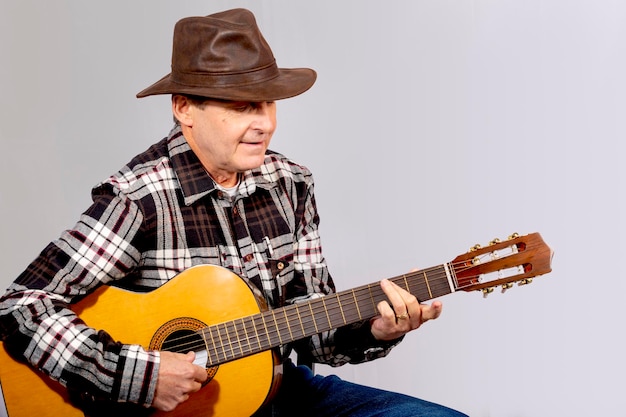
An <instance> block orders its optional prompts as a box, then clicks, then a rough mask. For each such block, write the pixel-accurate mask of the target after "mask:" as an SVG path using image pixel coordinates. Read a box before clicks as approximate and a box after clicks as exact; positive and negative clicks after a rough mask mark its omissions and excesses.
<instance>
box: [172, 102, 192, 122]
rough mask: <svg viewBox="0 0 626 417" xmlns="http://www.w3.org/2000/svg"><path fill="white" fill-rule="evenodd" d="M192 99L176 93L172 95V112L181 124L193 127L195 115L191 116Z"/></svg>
mask: <svg viewBox="0 0 626 417" xmlns="http://www.w3.org/2000/svg"><path fill="white" fill-rule="evenodd" d="M191 110H192V109H191V101H189V99H188V98H187V97H185V96H181V95H180V94H174V95H173V96H172V114H173V115H174V117H175V118H176V120H178V122H179V123H180V125H181V126H187V127H192V126H193V117H191Z"/></svg>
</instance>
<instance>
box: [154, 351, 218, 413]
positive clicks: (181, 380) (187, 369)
mask: <svg viewBox="0 0 626 417" xmlns="http://www.w3.org/2000/svg"><path fill="white" fill-rule="evenodd" d="M160 355H161V364H160V366H159V377H158V380H157V386H156V392H155V394H154V401H152V406H153V407H154V408H156V409H157V410H161V411H172V410H173V409H174V408H176V407H177V406H178V405H179V404H180V403H182V402H184V401H187V400H188V399H189V395H190V394H192V393H194V392H196V391H198V390H199V389H200V388H201V387H202V383H203V382H204V381H205V380H206V379H207V373H206V370H205V369H204V368H203V367H201V366H198V365H194V364H193V361H194V359H195V357H196V354H195V353H194V352H189V353H187V354H186V355H183V354H182V353H174V352H166V351H162V352H160Z"/></svg>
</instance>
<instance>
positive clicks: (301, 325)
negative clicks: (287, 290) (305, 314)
mask: <svg viewBox="0 0 626 417" xmlns="http://www.w3.org/2000/svg"><path fill="white" fill-rule="evenodd" d="M294 307H295V308H294V310H295V311H296V313H297V314H298V322H299V323H300V328H301V329H302V336H304V335H306V330H304V323H303V322H302V316H301V315H300V308H299V306H297V305H295V306H294Z"/></svg>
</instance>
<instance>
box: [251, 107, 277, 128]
mask: <svg viewBox="0 0 626 417" xmlns="http://www.w3.org/2000/svg"><path fill="white" fill-rule="evenodd" d="M274 106H275V104H274V103H268V102H261V103H258V104H257V106H256V108H255V118H254V122H253V124H252V128H254V129H255V130H258V131H260V132H261V131H262V132H263V133H269V132H273V131H274V128H275V127H276V110H275V107H274Z"/></svg>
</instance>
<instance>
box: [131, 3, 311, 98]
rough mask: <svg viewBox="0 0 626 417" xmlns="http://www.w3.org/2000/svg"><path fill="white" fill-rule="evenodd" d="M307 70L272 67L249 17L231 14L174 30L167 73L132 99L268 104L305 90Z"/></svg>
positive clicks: (196, 20) (244, 12)
mask: <svg viewBox="0 0 626 417" xmlns="http://www.w3.org/2000/svg"><path fill="white" fill-rule="evenodd" d="M316 77H317V75H316V73H315V71H313V70H312V69H309V68H289V69H285V68H278V66H277V65H276V60H275V59H274V55H273V54H272V50H271V49H270V47H269V45H268V43H267V41H266V40H265V39H264V38H263V35H262V34H261V31H260V30H259V28H258V27H257V24H256V20H255V18H254V15H253V14H252V13H251V12H250V11H249V10H246V9H233V10H227V11H224V12H220V13H216V14H212V15H209V16H206V17H188V18H184V19H181V20H179V21H178V23H176V26H175V28H174V44H173V48H172V72H171V73H170V74H168V75H166V76H165V77H163V78H161V79H160V80H159V81H157V82H156V83H154V84H152V85H151V86H150V87H148V88H146V89H145V90H143V91H141V92H140V93H139V94H137V97H138V98H141V97H146V96H150V95H155V94H173V93H182V94H191V95H196V96H202V97H209V98H216V99H223V100H243V101H255V102H258V101H274V100H280V99H284V98H288V97H293V96H296V95H298V94H301V93H304V92H305V91H306V90H308V89H309V88H311V86H312V85H313V83H314V82H315V79H316Z"/></svg>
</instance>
